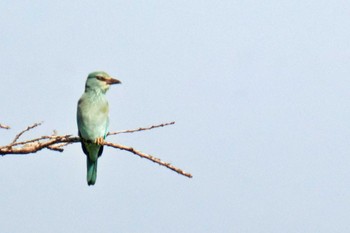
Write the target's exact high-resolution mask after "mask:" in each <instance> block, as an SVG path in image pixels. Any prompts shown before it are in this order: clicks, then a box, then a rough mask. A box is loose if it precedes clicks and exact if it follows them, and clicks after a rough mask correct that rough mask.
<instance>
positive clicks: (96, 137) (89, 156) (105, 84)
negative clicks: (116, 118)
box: [77, 71, 121, 185]
mask: <svg viewBox="0 0 350 233" xmlns="http://www.w3.org/2000/svg"><path fill="white" fill-rule="evenodd" d="M118 83H121V82H120V81H119V80H117V79H114V78H112V77H110V76H109V75H108V74H107V73H105V72H103V71H97V72H93V73H90V74H89V76H88V77H87V80H86V84H85V92H84V94H83V95H82V96H81V97H80V99H79V102H78V109H77V124H78V130H79V136H80V138H81V146H82V149H83V151H84V153H85V154H86V160H87V176H86V178H87V183H88V185H94V184H95V182H96V177H97V160H98V158H99V157H100V156H101V155H102V152H103V146H102V145H101V143H102V142H103V140H104V139H105V138H106V134H107V133H108V125H109V107H108V101H107V99H106V95H105V94H106V92H107V91H108V89H109V86H110V85H112V84H118Z"/></svg>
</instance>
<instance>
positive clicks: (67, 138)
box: [0, 122, 192, 178]
mask: <svg viewBox="0 0 350 233" xmlns="http://www.w3.org/2000/svg"><path fill="white" fill-rule="evenodd" d="M174 123H175V122H170V123H164V124H159V125H152V126H150V127H146V128H138V129H132V130H122V131H117V132H114V133H108V134H107V136H109V135H115V134H119V133H133V132H137V131H143V130H151V129H154V128H158V127H164V126H167V125H172V124H174ZM39 125H41V123H36V124H33V125H31V126H28V127H27V128H26V129H25V130H23V131H21V132H20V133H19V134H17V135H16V137H15V138H14V140H13V141H12V142H11V143H10V144H9V145H5V146H0V155H1V156H4V155H9V154H31V153H36V152H38V151H40V150H42V149H49V150H53V151H58V152H63V151H64V149H63V147H65V146H67V145H69V144H73V143H77V142H80V141H81V140H80V138H79V137H74V136H72V135H61V136H60V135H56V133H55V132H54V134H53V135H51V136H41V137H38V138H34V139H30V140H26V141H20V142H18V140H19V138H20V137H21V136H22V135H23V134H24V133H25V132H27V131H29V130H31V129H33V128H35V127H37V126H39ZM102 144H103V145H106V146H109V147H113V148H117V149H120V150H125V151H129V152H131V153H133V154H135V155H138V156H139V157H141V158H145V159H148V160H150V161H152V162H154V163H157V164H159V165H161V166H164V167H166V168H168V169H171V170H173V171H175V172H177V173H178V174H181V175H183V176H186V177H189V178H192V175H191V174H190V173H187V172H185V171H183V170H182V169H180V168H177V167H175V166H173V165H171V164H170V163H167V162H164V161H162V160H161V159H159V158H156V157H154V156H152V155H149V154H146V153H143V152H141V151H139V150H136V149H134V148H132V147H129V146H124V145H121V144H116V143H111V142H107V141H104V142H103V143H102Z"/></svg>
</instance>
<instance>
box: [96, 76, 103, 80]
mask: <svg viewBox="0 0 350 233" xmlns="http://www.w3.org/2000/svg"><path fill="white" fill-rule="evenodd" d="M96 78H97V79H98V80H101V81H104V78H103V77H102V76H96Z"/></svg>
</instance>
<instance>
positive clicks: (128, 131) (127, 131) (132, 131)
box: [107, 121, 175, 136]
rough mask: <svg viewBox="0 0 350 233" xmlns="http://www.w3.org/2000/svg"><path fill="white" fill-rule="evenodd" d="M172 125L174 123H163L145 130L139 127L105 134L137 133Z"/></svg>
mask: <svg viewBox="0 0 350 233" xmlns="http://www.w3.org/2000/svg"><path fill="white" fill-rule="evenodd" d="M173 124H175V121H172V122H168V123H163V124H159V125H152V126H149V127H145V128H142V127H140V128H138V129H127V130H121V131H117V132H109V133H108V134H107V136H111V135H116V134H122V133H134V132H139V131H144V130H151V129H155V128H159V127H164V126H168V125H173Z"/></svg>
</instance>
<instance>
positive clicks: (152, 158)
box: [103, 141, 192, 178]
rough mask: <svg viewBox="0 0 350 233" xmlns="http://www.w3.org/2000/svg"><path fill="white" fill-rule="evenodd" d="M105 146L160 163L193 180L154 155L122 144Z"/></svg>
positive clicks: (188, 174)
mask: <svg viewBox="0 0 350 233" xmlns="http://www.w3.org/2000/svg"><path fill="white" fill-rule="evenodd" d="M103 145H106V146H110V147H114V148H117V149H120V150H126V151H129V152H131V153H133V154H135V155H138V156H139V157H140V158H145V159H148V160H151V161H152V162H154V163H158V164H159V165H161V166H164V167H167V168H169V169H171V170H173V171H175V172H177V173H179V174H181V175H183V176H187V177H189V178H192V175H191V174H190V173H187V172H185V171H183V170H181V169H179V168H177V167H175V166H173V165H171V164H170V163H166V162H164V161H162V160H161V159H159V158H156V157H153V156H152V155H149V154H146V153H143V152H141V151H139V150H136V149H134V148H132V147H129V146H124V145H120V144H116V143H111V142H106V141H105V142H104V143H103Z"/></svg>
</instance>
